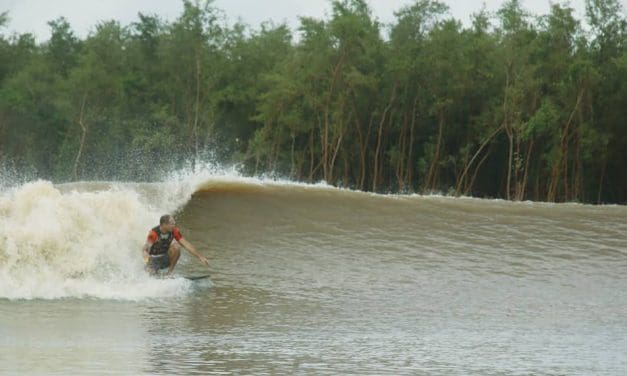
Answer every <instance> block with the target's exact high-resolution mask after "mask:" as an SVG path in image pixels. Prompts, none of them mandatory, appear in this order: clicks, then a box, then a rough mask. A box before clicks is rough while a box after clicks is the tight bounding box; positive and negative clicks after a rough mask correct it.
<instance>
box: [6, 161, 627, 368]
mask: <svg viewBox="0 0 627 376" xmlns="http://www.w3.org/2000/svg"><path fill="white" fill-rule="evenodd" d="M166 212H172V213H174V214H175V216H176V218H177V221H178V225H179V227H180V229H181V231H182V233H183V235H184V237H185V238H187V239H188V240H189V241H190V242H191V243H193V244H194V245H196V247H197V248H198V249H199V250H200V251H201V252H203V253H204V254H205V255H206V256H208V257H209V259H210V263H211V266H210V270H209V271H207V269H206V268H205V267H204V266H202V264H201V263H200V262H198V260H196V259H195V258H193V257H192V256H191V255H190V254H188V253H184V254H183V256H182V259H181V261H180V263H179V266H178V267H177V270H176V273H177V277H176V278H173V279H167V280H155V279H152V278H149V277H147V276H146V275H145V274H144V272H143V271H142V260H141V251H140V249H141V246H142V244H143V242H144V240H145V236H146V234H147V231H148V230H149V229H150V228H151V227H153V226H154V225H156V224H157V221H158V218H159V216H160V215H161V214H163V213H166ZM207 272H209V273H210V274H211V277H210V278H209V279H205V280H200V281H195V282H192V281H189V280H187V279H185V278H183V277H184V276H192V275H199V274H203V273H207ZM0 374H19V375H22V374H47V375H68V374H134V375H135V374H137V375H144V374H145V375H152V374H163V375H193V374H202V375H206V374H223V375H224V374H226V375H228V374H254V375H264V374H267V375H271V374H311V375H326V374H330V375H344V374H377V375H385V374H389V375H399V374H404V375H617V376H618V375H625V374H627V208H625V207H622V206H586V205H579V204H545V203H531V202H522V203H512V202H505V201H498V200H480V199H471V198H447V197H439V196H397V195H374V194H367V193H361V192H354V191H348V190H340V189H335V188H330V187H327V186H324V185H303V184H295V183H289V182H281V181H272V180H260V179H250V178H243V177H240V176H238V175H237V174H226V173H221V174H218V173H204V174H187V175H185V176H176V177H173V178H171V179H169V180H168V182H164V183H158V184H144V183H136V184H129V183H125V184H122V183H108V182H94V183H76V184H67V185H60V186H55V185H53V184H51V183H49V182H46V181H36V182H31V183H28V184H23V185H20V186H16V187H14V188H11V189H4V191H2V192H1V194H0Z"/></svg>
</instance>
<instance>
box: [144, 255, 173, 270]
mask: <svg viewBox="0 0 627 376" xmlns="http://www.w3.org/2000/svg"><path fill="white" fill-rule="evenodd" d="M169 267H170V256H168V254H167V253H162V254H160V255H150V256H149V257H148V264H147V265H146V268H147V269H152V270H154V271H155V272H157V271H159V270H161V269H167V268H169Z"/></svg>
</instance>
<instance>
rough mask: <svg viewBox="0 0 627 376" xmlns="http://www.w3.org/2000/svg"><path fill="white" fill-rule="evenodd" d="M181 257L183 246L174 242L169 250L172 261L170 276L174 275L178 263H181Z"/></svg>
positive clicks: (169, 269)
mask: <svg viewBox="0 0 627 376" xmlns="http://www.w3.org/2000/svg"><path fill="white" fill-rule="evenodd" d="M179 257H181V245H180V244H179V243H178V242H176V241H174V242H172V244H171V245H170V249H168V258H169V259H170V267H169V268H168V274H172V271H173V270H174V267H175V266H176V263H177V262H178V261H179Z"/></svg>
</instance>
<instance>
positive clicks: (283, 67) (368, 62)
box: [0, 0, 627, 203]
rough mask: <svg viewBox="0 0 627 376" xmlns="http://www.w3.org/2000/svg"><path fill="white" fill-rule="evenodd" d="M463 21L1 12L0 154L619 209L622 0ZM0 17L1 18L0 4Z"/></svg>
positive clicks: (429, 2)
mask: <svg viewBox="0 0 627 376" xmlns="http://www.w3.org/2000/svg"><path fill="white" fill-rule="evenodd" d="M585 3H586V7H585V18H584V19H583V20H579V19H577V18H576V17H575V12H574V10H573V9H572V8H571V7H570V6H569V5H568V3H565V4H559V3H555V4H552V5H551V10H550V12H549V14H547V15H531V14H529V13H528V12H527V11H526V10H525V9H524V7H523V6H522V4H521V2H520V1H519V0H508V1H505V2H504V4H503V5H502V6H501V8H500V9H499V10H498V11H497V12H495V13H488V12H487V11H485V10H483V11H481V10H478V12H477V13H476V14H474V15H473V17H472V21H471V22H468V25H465V24H463V23H462V22H461V21H459V20H456V19H454V18H451V17H450V16H449V15H448V7H447V5H446V4H444V3H442V2H439V1H435V0H417V1H415V2H414V3H413V4H412V5H409V6H406V7H404V8H402V9H399V10H398V11H397V12H396V13H395V20H394V21H393V22H392V23H391V24H389V25H386V24H381V23H380V22H379V21H378V20H377V19H376V18H375V17H374V16H373V14H372V12H371V9H370V8H369V5H368V2H367V1H366V0H334V1H331V12H330V13H329V15H328V16H327V18H326V19H315V18H310V17H302V18H300V21H299V26H298V28H297V30H290V28H289V27H288V26H286V25H285V24H273V23H270V22H269V23H265V24H263V25H261V26H259V27H257V28H253V27H250V26H248V25H245V24H241V23H233V22H232V21H230V20H228V19H227V18H226V17H225V16H224V14H223V12H222V11H221V10H220V9H217V8H216V7H214V6H213V4H212V3H211V1H207V2H199V1H196V2H194V1H188V0H185V1H183V5H184V7H183V11H182V14H180V16H179V17H178V18H177V19H175V20H173V21H165V20H163V19H162V18H160V17H159V16H158V15H150V14H142V13H140V14H139V15H138V18H137V21H136V22H135V23H132V24H130V25H120V23H119V22H117V21H107V22H101V23H99V24H98V25H95V26H94V28H93V30H92V32H91V33H90V34H89V35H88V36H87V37H85V38H84V39H81V38H78V37H77V36H76V34H75V33H74V32H73V30H72V27H71V25H70V24H69V23H68V22H67V20H66V19H64V18H59V19H56V20H52V21H50V22H49V25H50V29H51V36H50V38H49V39H48V40H47V41H45V42H41V43H39V42H37V41H36V39H35V38H34V36H33V35H31V34H16V33H11V34H10V33H9V32H8V31H7V30H6V29H7V21H8V19H9V18H10V16H11V15H10V13H8V12H5V13H3V14H2V16H0V165H1V166H2V169H3V171H9V170H13V171H19V173H20V174H22V175H23V176H35V177H39V178H46V179H51V180H53V181H56V182H61V181H71V180H87V179H119V180H158V179H159V178H161V176H160V174H161V173H163V171H171V170H173V169H176V168H180V167H181V166H183V165H186V164H189V163H194V161H208V160H212V161H218V162H219V163H220V164H222V165H235V166H238V168H239V169H241V171H242V173H244V174H247V175H262V174H272V175H274V176H280V177H284V178H289V179H293V180H298V181H307V182H317V181H320V180H324V181H326V182H328V183H329V184H334V185H338V186H342V187H350V188H353V189H359V190H365V191H375V192H421V193H429V192H441V193H445V194H451V195H472V196H476V197H498V198H503V199H510V200H539V201H555V202H563V201H576V202H589V203H606V202H611V203H626V202H627V21H626V18H625V15H624V10H623V9H622V6H621V3H620V0H586V2H585ZM0 12H2V10H1V9H0Z"/></svg>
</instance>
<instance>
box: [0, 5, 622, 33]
mask: <svg viewBox="0 0 627 376" xmlns="http://www.w3.org/2000/svg"><path fill="white" fill-rule="evenodd" d="M621 1H622V3H623V4H625V2H627V0H621ZM413 2H414V1H413V0H369V4H370V6H371V8H372V10H373V14H374V16H375V17H377V18H378V19H379V20H380V21H381V22H386V23H389V22H392V21H393V20H394V15H393V12H394V11H396V10H398V9H400V8H401V7H403V6H405V5H408V4H412V3H413ZM443 2H444V3H446V4H448V5H449V6H450V8H451V15H453V16H454V17H455V18H456V19H459V20H461V21H463V22H464V23H466V24H467V23H468V20H469V19H470V15H471V14H472V13H475V12H477V11H479V10H480V9H481V7H482V5H483V4H485V5H486V7H487V9H488V10H489V11H495V10H496V9H498V8H499V6H500V5H501V4H502V3H503V0H444V1H443ZM554 2H555V1H554ZM557 2H563V1H557ZM522 3H523V6H524V7H525V8H526V9H527V10H529V11H530V12H532V13H534V14H538V15H541V14H547V13H548V12H549V7H550V2H549V0H522ZM329 4H330V2H329V0H216V1H215V2H214V5H215V6H216V7H218V8H220V9H222V10H223V11H224V12H225V13H226V15H227V17H228V19H229V20H231V21H234V20H237V19H241V20H243V21H244V22H245V23H247V24H249V25H252V26H258V25H259V24H260V23H261V22H262V21H265V20H270V19H272V20H274V21H277V22H283V21H285V22H287V23H288V25H290V27H291V28H292V29H295V28H296V26H297V25H298V16H312V17H316V18H323V17H326V15H328V14H329V11H330V6H329ZM570 4H571V5H572V6H573V7H574V8H575V10H576V15H577V18H579V19H581V18H583V10H584V0H571V1H570ZM182 8H183V5H182V1H181V0H0V13H2V12H5V11H8V12H9V18H10V21H9V24H8V26H5V28H4V30H2V33H3V34H5V35H6V34H7V31H8V33H9V34H10V33H12V32H18V33H26V32H31V33H33V34H35V36H36V38H37V40H38V41H44V40H47V39H48V37H49V36H50V32H49V27H48V25H47V22H48V21H50V20H53V19H56V18H58V17H60V16H64V17H65V18H66V19H67V20H68V21H69V23H70V24H71V25H72V29H73V30H74V32H75V33H76V34H77V35H78V36H80V37H81V38H84V37H85V36H87V34H88V33H89V32H90V31H91V30H92V29H93V27H94V26H95V25H96V24H97V23H98V22H99V21H102V20H111V19H115V20H118V21H120V22H121V24H122V25H128V24H130V23H131V22H134V21H136V20H137V13H138V12H142V13H148V14H157V15H159V16H160V17H162V18H164V19H166V20H170V21H172V20H174V19H176V18H177V16H179V15H180V14H181V11H182ZM623 9H625V5H623Z"/></svg>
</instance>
